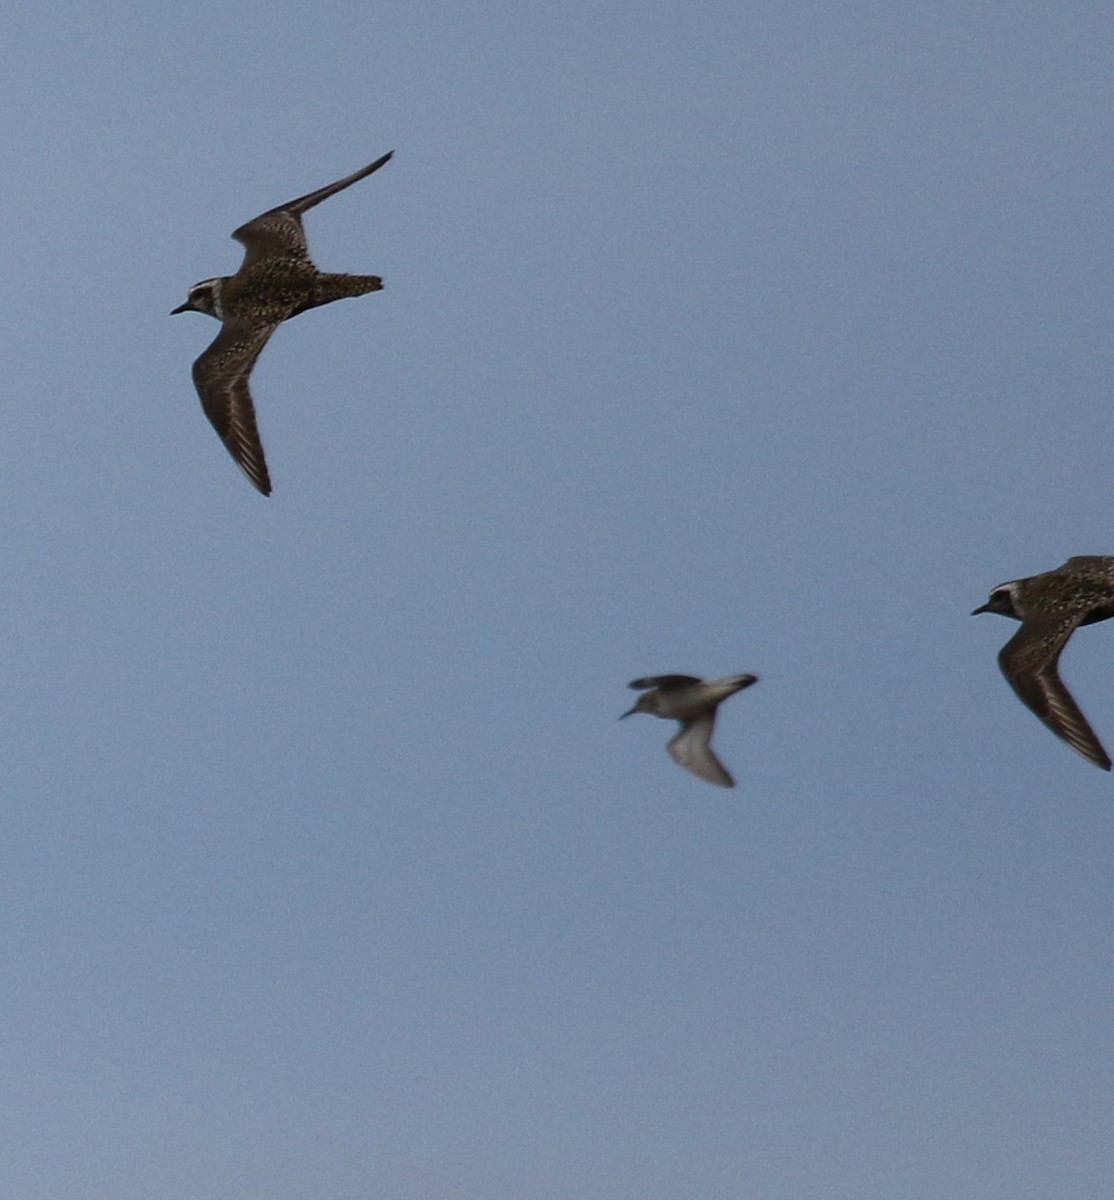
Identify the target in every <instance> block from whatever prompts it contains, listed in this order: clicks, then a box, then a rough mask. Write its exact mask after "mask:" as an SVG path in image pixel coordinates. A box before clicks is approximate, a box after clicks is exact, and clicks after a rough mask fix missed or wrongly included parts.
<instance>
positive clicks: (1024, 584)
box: [971, 555, 1114, 771]
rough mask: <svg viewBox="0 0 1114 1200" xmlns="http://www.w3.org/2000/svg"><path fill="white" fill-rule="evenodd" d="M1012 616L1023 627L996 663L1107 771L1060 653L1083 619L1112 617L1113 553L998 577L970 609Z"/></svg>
mask: <svg viewBox="0 0 1114 1200" xmlns="http://www.w3.org/2000/svg"><path fill="white" fill-rule="evenodd" d="M984 612H992V613H1000V614H1001V615H1002V616H1004V617H1013V618H1014V619H1015V620H1017V621H1020V622H1021V628H1020V629H1019V630H1018V631H1017V633H1015V634H1014V635H1013V637H1012V638H1010V640H1009V641H1008V642H1007V643H1006V644H1005V645H1004V646H1003V647H1002V649H1001V651H1000V652H999V654H998V665H999V666H1000V667H1001V668H1002V674H1003V675H1005V677H1006V679H1007V681H1008V682H1009V685H1010V687H1012V688H1013V690H1014V691H1015V692H1016V693H1017V695H1018V697H1019V698H1020V700H1021V702H1022V703H1023V704H1025V705H1026V706H1027V707H1028V708H1030V709H1032V711H1033V712H1035V713H1036V714H1037V716H1038V717H1040V719H1041V720H1042V721H1043V722H1044V723H1045V724H1046V725H1047V726H1048V728H1049V729H1051V730H1052V732H1053V733H1055V734H1056V735H1057V736H1059V737H1061V738H1063V739H1064V741H1065V742H1067V744H1068V745H1069V746H1071V747H1072V749H1073V750H1078V751H1079V753H1080V754H1082V755H1083V757H1084V758H1088V759H1090V760H1091V762H1093V763H1095V764H1096V765H1097V766H1100V767H1102V769H1103V770H1104V771H1109V770H1110V766H1111V763H1110V755H1109V754H1107V753H1106V751H1105V749H1103V745H1102V743H1101V742H1100V741H1099V740H1098V738H1097V737H1096V736H1095V733H1094V730H1093V729H1092V728H1091V726H1090V725H1089V724H1088V723H1087V718H1086V717H1085V716H1084V715H1083V713H1082V712H1080V710H1079V705H1078V704H1076V702H1075V700H1074V699H1073V698H1072V695H1071V693H1070V692H1069V691H1068V689H1067V688H1066V687H1064V684H1063V682H1062V681H1061V679H1060V672H1059V670H1058V667H1059V662H1060V654H1061V653H1062V652H1063V649H1064V647H1065V646H1066V645H1067V643H1068V638H1070V637H1071V635H1072V634H1073V633H1074V632H1075V630H1076V629H1077V628H1078V627H1079V626H1080V625H1090V624H1092V623H1093V622H1095V621H1105V620H1107V619H1108V618H1109V617H1114V557H1104V556H1101V555H1080V556H1077V557H1075V558H1069V559H1068V561H1067V562H1066V563H1064V565H1063V566H1062V567H1057V568H1056V569H1055V570H1054V571H1045V572H1044V573H1043V574H1042V575H1030V576H1028V577H1027V578H1025V579H1014V580H1011V581H1010V582H1009V583H1000V584H999V585H998V586H997V587H996V588H995V589H994V590H993V591H992V592H991V593H990V599H989V600H988V601H987V602H986V603H985V604H983V605H980V606H979V607H978V608H976V609H975V611H974V612H973V613H972V614H971V615H972V616H974V615H976V614H977V613H984Z"/></svg>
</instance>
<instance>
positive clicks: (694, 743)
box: [666, 713, 735, 787]
mask: <svg viewBox="0 0 1114 1200" xmlns="http://www.w3.org/2000/svg"><path fill="white" fill-rule="evenodd" d="M715 725H716V719H715V717H714V716H713V715H712V714H711V713H706V714H705V715H703V716H700V717H696V718H695V719H694V720H692V721H685V722H683V723H682V725H681V732H680V733H678V734H677V736H676V737H675V738H673V740H672V741H671V742H670V743H669V744H668V745H667V746H666V749H667V750H668V751H669V753H670V754H671V755H672V756H673V761H674V762H676V763H679V764H680V765H681V766H682V767H684V768H685V770H686V771H691V772H692V773H693V774H694V775H699V776H700V778H701V779H706V780H707V781H708V782H709V783H716V784H719V786H720V787H734V786H735V780H734V779H732V778H731V775H730V774H729V772H728V770H727V768H726V767H725V766H724V765H723V763H721V762H720V761H719V759H718V758H716V756H715V753H714V752H713V750H712V747H711V746H710V745H709V743H710V742H711V740H712V731H713V730H714V729H715Z"/></svg>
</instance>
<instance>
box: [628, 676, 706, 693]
mask: <svg viewBox="0 0 1114 1200" xmlns="http://www.w3.org/2000/svg"><path fill="white" fill-rule="evenodd" d="M699 682H700V680H699V679H697V677H696V676H695V675H647V676H646V678H645V679H632V680H631V681H630V683H628V684H627V687H629V688H634V690H635V691H638V692H641V691H645V690H646V688H661V690H662V691H663V692H670V691H675V690H676V689H677V688H685V687H692V686H693V684H696V683H699Z"/></svg>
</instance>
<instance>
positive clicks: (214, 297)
mask: <svg viewBox="0 0 1114 1200" xmlns="http://www.w3.org/2000/svg"><path fill="white" fill-rule="evenodd" d="M393 153H394V151H391V154H393ZM391 154H384V155H383V157H382V158H378V159H376V160H375V162H373V163H372V164H371V165H370V166H367V167H364V168H363V169H362V170H359V171H356V172H355V173H354V174H352V175H346V176H345V177H344V178H343V179H338V180H337V181H336V183H330V184H327V185H326V186H325V187H323V188H318V189H317V191H315V192H310V193H309V194H308V195H305V196H299V197H298V198H297V199H296V200H289V201H287V202H286V203H285V204H280V205H278V207H277V208H272V209H269V210H268V211H267V212H265V213H262V214H261V215H260V216H258V217H255V218H253V219H252V220H250V221H248V222H247V223H246V224H244V225H241V226H240V228H239V229H237V230H236V231H235V232H234V233H233V234H232V236H233V237H234V238H235V239H236V240H237V241H238V242H242V243H243V245H244V261H243V262H242V263H241V264H240V269H239V270H238V271H237V272H236V274H235V275H222V276H219V277H217V278H215V279H203V280H202V281H201V282H200V283H195V284H194V285H193V287H192V288H190V291H189V298H188V299H187V300H186V302H185V304H180V305H179V306H178V307H177V308H176V309H174V310H173V312H174V313H181V312H201V313H207V314H208V315H209V316H211V317H216V318H217V320H218V321H220V322H221V324H222V327H221V331H220V333H218V334H217V336H216V338H215V339H214V340H213V342H212V344H211V345H210V346H209V347H208V349H207V350H205V352H204V353H203V354H202V355H201V357H200V358H198V360H197V361H196V362H195V363H194V364H193V382H194V386H195V387H196V388H197V393H198V395H199V396H200V397H201V406H202V408H203V409H204V410H205V415H206V416H207V417H208V418H209V420H210V421H211V422H212V423H213V427H214V428H215V429H216V431H217V433H218V434H220V438H221V441H222V442H224V444H225V446H226V447H227V449H228V452H229V454H231V455H232V457H233V458H234V459H235V460H236V462H237V463H238V464H239V466H240V467H241V469H242V470H243V472H244V474H245V475H247V477H248V478H249V479H250V480H251V481H252V483H253V484H255V486H256V487H257V488H258V489H259V490H260V491H261V492H262V493H263V495H264V496H269V495H270V494H271V477H270V475H269V474H268V471H267V462H266V459H265V458H264V457H263V444H262V442H261V441H260V440H259V430H258V428H257V427H256V423H255V408H254V406H253V405H252V402H251V393H250V391H249V390H248V377H249V376H250V375H251V369H252V367H254V366H255V360H256V359H257V358H258V357H259V354H260V351H261V350H262V349H263V347H264V346H265V345H266V344H267V339H268V338H269V337H270V336H271V334H272V333H274V331H275V330H276V329H277V328H278V327H279V325H281V324H282V322H283V321H286V320H288V319H289V318H290V317H294V316H297V315H298V313H302V312H305V311H306V309H308V308H316V307H317V306H318V305H320V304H331V303H332V301H334V300H341V299H343V298H344V297H346V296H362V295H363V294H364V293H365V292H377V291H379V290H380V288H382V286H383V280H382V279H381V278H380V277H379V276H378V275H333V274H327V273H325V272H323V271H319V270H318V269H317V267H315V266H314V264H313V262H312V261H311V259H310V257H309V252H308V250H307V249H306V235H305V231H304V230H303V228H302V214H303V213H304V212H307V211H308V210H309V209H311V208H313V206H314V205H315V204H320V203H321V201H322V200H327V199H328V198H329V197H330V196H335V195H336V194H337V192H340V191H343V190H344V189H345V188H346V187H351V185H352V184H354V183H356V182H357V181H358V180H360V179H364V178H366V176H368V175H370V174H371V173H372V172H373V171H378V170H379V168H380V167H381V166H383V164H384V163H386V162H388V161H389V160H390V158H391ZM172 315H173V314H172Z"/></svg>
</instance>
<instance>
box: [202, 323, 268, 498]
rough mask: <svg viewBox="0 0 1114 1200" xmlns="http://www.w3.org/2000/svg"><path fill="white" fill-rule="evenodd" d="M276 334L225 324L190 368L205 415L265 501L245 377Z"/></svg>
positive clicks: (265, 329) (264, 481)
mask: <svg viewBox="0 0 1114 1200" xmlns="http://www.w3.org/2000/svg"><path fill="white" fill-rule="evenodd" d="M274 330H275V326H273V325H254V326H248V325H237V324H234V323H232V322H225V324H224V327H223V328H222V329H221V331H220V333H218V334H217V336H216V337H215V338H214V339H213V341H212V343H211V344H210V345H209V347H208V348H207V349H206V350H205V351H204V352H203V353H202V355H201V357H200V358H198V360H197V361H196V362H195V363H194V364H193V382H194V386H195V387H196V388H197V394H198V395H199V396H200V397H201V407H202V408H203V409H204V410H205V415H206V416H207V417H208V418H209V420H210V421H211V422H212V425H213V428H214V429H215V430H216V431H217V433H218V434H220V439H221V441H222V442H224V444H225V446H226V447H227V449H228V453H229V454H231V455H232V457H233V458H234V459H235V460H236V462H237V463H238V465H239V466H240V468H241V470H242V471H243V472H244V474H245V475H246V476H247V477H248V478H249V479H250V480H251V481H252V483H253V484H255V486H256V487H257V488H258V489H259V490H260V491H261V492H262V493H263V495H264V496H269V495H270V494H271V477H270V475H269V474H268V473H267V460H266V459H265V458H264V457H263V443H262V442H261V441H260V440H259V429H258V428H257V426H256V423H255V406H254V405H253V404H252V402H251V392H250V391H249V390H248V377H249V376H250V375H251V369H252V367H254V366H255V360H256V359H257V358H258V357H259V354H260V351H262V349H263V347H264V346H265V345H266V344H267V339H268V338H269V337H270V336H271V334H272V333H273V332H274Z"/></svg>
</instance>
